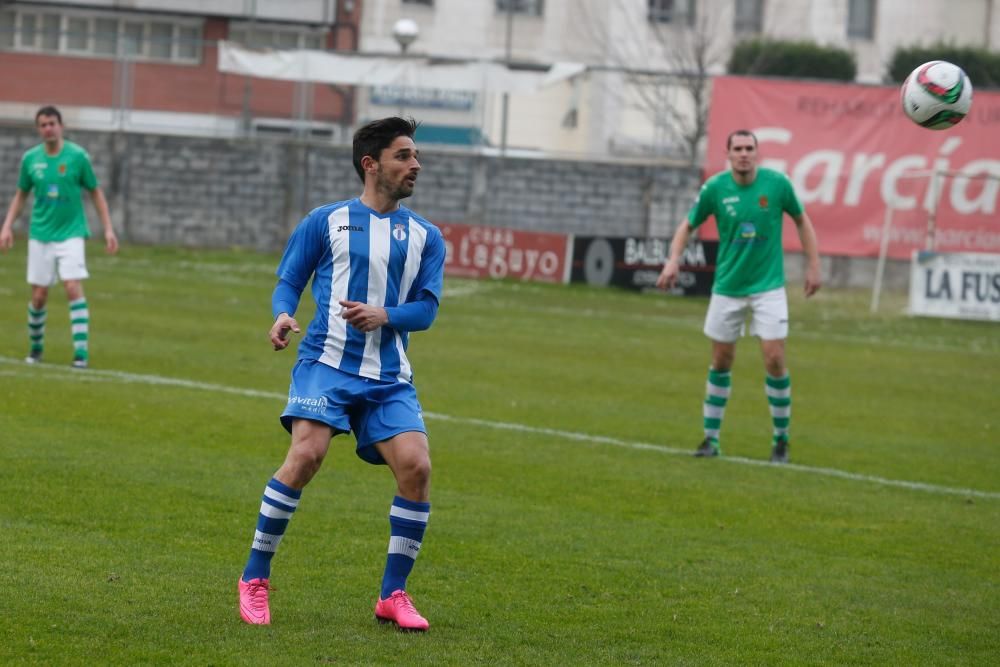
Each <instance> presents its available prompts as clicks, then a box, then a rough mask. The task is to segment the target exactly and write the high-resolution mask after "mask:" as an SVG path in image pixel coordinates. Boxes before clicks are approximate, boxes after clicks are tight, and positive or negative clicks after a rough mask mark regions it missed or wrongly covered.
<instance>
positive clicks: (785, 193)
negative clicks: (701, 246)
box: [688, 167, 802, 296]
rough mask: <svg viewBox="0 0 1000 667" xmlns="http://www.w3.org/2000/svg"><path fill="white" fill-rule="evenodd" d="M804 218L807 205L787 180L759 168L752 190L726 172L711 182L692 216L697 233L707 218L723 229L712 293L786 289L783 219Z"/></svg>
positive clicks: (733, 293)
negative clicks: (713, 218) (784, 215)
mask: <svg viewBox="0 0 1000 667" xmlns="http://www.w3.org/2000/svg"><path fill="white" fill-rule="evenodd" d="M786 212H787V213H788V214H789V215H792V216H798V215H801V214H802V203H801V202H800V201H799V198H798V196H797V195H796V194H795V189H794V188H793V187H792V184H791V182H790V181H789V180H788V177H787V176H785V175H784V174H782V173H781V172H778V171H774V170H773V169H767V168H764V167H758V168H757V177H756V178H755V179H754V181H753V183H751V184H750V185H740V184H738V183H737V182H736V181H735V180H733V175H732V173H730V172H728V171H723V172H720V173H718V174H716V175H715V176H712V177H711V178H710V179H708V180H707V181H706V182H705V184H704V185H703V186H702V187H701V192H700V193H699V194H698V199H697V200H696V201H695V203H694V206H692V207H691V211H690V212H689V213H688V223H689V224H690V225H691V228H692V229H696V228H697V227H698V226H699V225H701V224H702V223H703V222H705V220H706V219H707V218H708V216H710V215H712V216H715V224H716V226H717V227H718V228H719V254H718V257H717V259H716V266H715V283H714V285H713V287H712V292H714V293H715V294H722V295H724V296H747V295H749V294H757V293H759V292H766V291H768V290H772V289H777V288H778V287H782V286H783V285H784V284H785V261H784V254H783V252H782V245H781V224H782V215H783V214H784V213H786Z"/></svg>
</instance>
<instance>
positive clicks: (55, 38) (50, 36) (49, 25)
mask: <svg viewBox="0 0 1000 667" xmlns="http://www.w3.org/2000/svg"><path fill="white" fill-rule="evenodd" d="M60 23H61V20H60V18H59V16H57V15H56V14H42V35H41V37H42V50H43V51H58V50H59V33H60V32H61V31H62V26H61V25H60Z"/></svg>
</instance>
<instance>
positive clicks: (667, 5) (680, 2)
mask: <svg viewBox="0 0 1000 667" xmlns="http://www.w3.org/2000/svg"><path fill="white" fill-rule="evenodd" d="M694 12H695V0H649V11H648V18H649V20H650V21H651V22H652V23H676V24H677V25H688V26H694V19H695V14H694Z"/></svg>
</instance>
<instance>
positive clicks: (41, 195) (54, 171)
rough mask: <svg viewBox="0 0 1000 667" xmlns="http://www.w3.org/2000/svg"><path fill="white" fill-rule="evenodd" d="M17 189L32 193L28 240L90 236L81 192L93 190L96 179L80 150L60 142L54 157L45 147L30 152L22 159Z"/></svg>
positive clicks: (68, 142)
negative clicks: (84, 189)
mask: <svg viewBox="0 0 1000 667" xmlns="http://www.w3.org/2000/svg"><path fill="white" fill-rule="evenodd" d="M17 187H18V188H20V189H21V190H23V191H24V192H30V191H31V190H34V191H35V207H34V209H32V211H31V228H30V231H29V237H30V238H33V239H35V240H36V241H42V242H43V243H52V242H55V241H65V240H67V239H72V238H77V237H82V238H87V237H89V236H90V228H89V227H88V225H87V216H86V214H85V213H84V211H83V199H82V197H81V193H80V188H81V187H82V188H86V189H88V190H93V189H95V188H96V187H97V177H96V176H94V168H93V167H92V166H91V164H90V156H89V155H87V151H85V150H84V149H83V148H81V147H80V146H78V145H76V144H74V143H73V142H71V141H63V146H62V150H61V151H59V154H58V155H55V156H53V155H49V154H48V153H46V152H45V144H39V145H38V146H35V147H34V148H31V149H29V150H28V151H27V152H26V153H25V154H24V157H22V158H21V176H20V178H18V181H17Z"/></svg>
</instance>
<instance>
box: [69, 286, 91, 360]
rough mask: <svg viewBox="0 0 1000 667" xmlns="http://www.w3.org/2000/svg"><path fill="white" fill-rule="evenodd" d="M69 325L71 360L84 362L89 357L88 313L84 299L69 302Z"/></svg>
mask: <svg viewBox="0 0 1000 667" xmlns="http://www.w3.org/2000/svg"><path fill="white" fill-rule="evenodd" d="M69 323H70V328H71V330H72V331H73V358H74V359H84V360H86V359H87V357H88V356H89V352H88V348H87V344H88V342H89V338H90V311H89V310H87V299H86V298H85V297H84V298H80V299H77V300H76V301H70V302H69Z"/></svg>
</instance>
